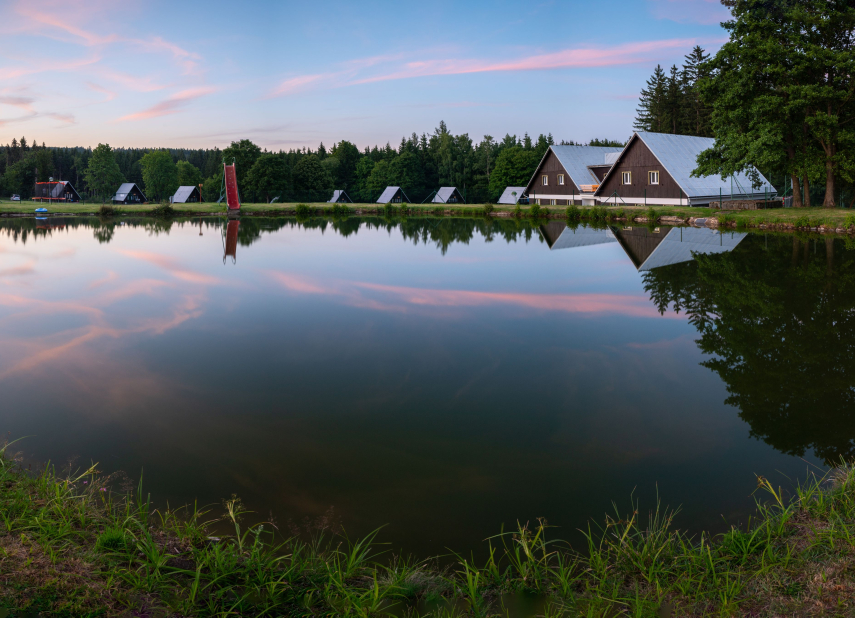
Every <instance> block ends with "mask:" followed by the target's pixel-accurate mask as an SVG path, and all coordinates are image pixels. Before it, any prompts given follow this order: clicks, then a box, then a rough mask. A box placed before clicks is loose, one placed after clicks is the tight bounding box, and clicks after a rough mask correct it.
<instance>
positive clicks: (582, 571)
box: [0, 447, 855, 618]
mask: <svg viewBox="0 0 855 618" xmlns="http://www.w3.org/2000/svg"><path fill="white" fill-rule="evenodd" d="M119 480H120V477H112V478H111V477H105V476H103V475H101V474H99V473H98V472H97V471H96V468H95V466H93V467H92V468H90V469H88V470H80V471H77V472H67V473H63V474H58V473H57V472H56V471H55V470H54V469H53V468H46V469H42V470H40V471H29V470H25V469H23V468H22V467H21V466H19V465H18V464H17V463H16V461H15V457H13V456H11V454H10V453H9V452H8V447H5V448H3V449H2V450H0V520H1V521H0V613H2V615H4V616H10V617H13V618H14V617H18V616H35V615H37V613H38V615H41V616H67V617H71V616H176V617H178V616H194V617H195V616H198V617H203V616H263V615H266V616H358V617H366V618H367V617H369V616H382V615H389V612H392V611H394V612H395V614H394V615H397V616H409V617H411V618H418V617H425V618H426V617H427V616H433V617H437V618H439V617H447V618H450V617H451V616H461V617H462V616H485V617H486V616H498V615H503V613H502V612H501V610H502V599H503V597H505V595H508V594H529V595H535V598H537V599H539V600H540V601H541V602H542V605H541V608H542V609H541V611H540V612H539V615H541V616H548V617H550V618H558V617H560V616H561V617H568V618H569V617H577V616H578V617H583V616H602V617H605V616H613V617H618V616H635V617H639V618H654V617H658V616H674V617H676V616H681V617H682V616H770V617H771V616H851V615H853V612H855V552H853V549H852V548H853V533H855V469H854V468H852V467H850V466H844V467H841V468H838V469H835V470H834V471H833V472H832V473H831V474H830V476H828V477H824V478H822V479H818V478H812V479H809V480H808V481H807V482H806V483H805V484H804V485H802V486H801V487H800V488H798V490H797V491H796V492H795V494H794V495H793V496H792V498H791V499H788V498H785V497H783V495H782V493H781V490H780V489H778V488H775V487H774V486H773V485H771V484H770V483H769V481H767V480H766V479H764V478H762V477H760V478H758V479H757V480H758V491H759V492H760V495H762V499H763V501H762V502H759V501H758V504H757V512H756V514H755V515H756V517H755V518H753V519H752V520H751V523H750V525H749V526H747V527H743V528H732V529H731V530H730V531H728V532H727V533H724V534H720V535H709V534H701V535H697V536H689V535H687V534H685V533H683V532H680V531H679V530H677V529H675V528H674V525H673V524H674V521H673V520H674V516H675V513H674V512H671V511H667V510H665V509H661V508H659V507H655V508H654V509H653V511H652V512H649V513H648V512H646V511H645V512H641V510H640V508H639V506H638V505H633V506H632V507H631V508H630V509H629V512H628V513H627V514H623V513H615V514H614V516H613V517H610V518H607V519H606V520H605V522H604V523H603V524H602V525H600V526H596V525H593V524H592V526H591V528H590V531H589V533H588V535H587V536H588V543H587V547H584V548H577V549H574V548H572V547H570V546H568V545H567V544H565V543H562V542H559V541H555V540H551V539H547V536H546V535H547V533H549V534H550V535H551V534H553V533H554V532H555V531H554V530H551V529H546V528H545V527H543V526H541V525H540V524H534V525H532V526H529V525H526V526H522V527H519V528H518V529H517V530H514V531H513V532H512V533H508V534H503V535H498V536H496V537H494V538H493V539H492V540H489V541H487V542H483V541H479V540H477V539H473V546H477V545H478V544H479V543H480V544H482V545H483V548H484V549H485V552H484V556H483V557H482V558H481V559H479V560H478V561H477V562H474V561H473V559H472V558H471V557H467V556H465V555H456V554H453V553H452V554H450V555H449V556H448V559H447V560H446V561H445V562H446V564H447V566H444V567H441V566H438V563H437V561H436V560H426V561H425V560H418V559H414V558H401V557H396V555H395V554H394V553H392V551H390V550H389V548H388V547H384V546H383V545H382V544H380V543H378V540H379V539H378V536H377V534H376V533H373V534H371V535H369V536H368V537H366V538H362V539H353V538H349V537H347V536H346V535H344V534H343V533H341V532H337V531H335V530H330V529H326V530H321V529H318V528H314V529H313V530H312V531H311V532H309V531H306V530H303V531H302V532H300V531H297V532H295V533H286V532H285V531H284V530H281V529H278V528H277V527H276V526H274V525H273V524H270V523H257V524H254V525H250V524H248V523H247V518H248V512H247V511H245V510H244V508H243V507H242V505H241V503H240V501H239V500H237V499H235V498H234V497H233V498H232V499H230V500H226V501H225V502H224V503H223V505H221V506H217V507H215V508H212V509H210V510H209V509H200V508H198V507H190V508H185V509H178V510H155V509H153V508H152V506H151V502H150V498H149V496H148V495H147V494H145V493H144V492H143V490H142V488H141V487H139V488H137V489H136V490H134V489H130V488H125V489H124V490H121V489H116V488H115V487H116V485H117V484H119V483H118V481H119ZM381 523H383V522H378V524H381ZM437 525H442V524H441V523H438V524H437ZM488 547H490V548H492V549H491V550H490V551H486V549H487V548H488Z"/></svg>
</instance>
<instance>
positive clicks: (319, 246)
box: [0, 217, 855, 556]
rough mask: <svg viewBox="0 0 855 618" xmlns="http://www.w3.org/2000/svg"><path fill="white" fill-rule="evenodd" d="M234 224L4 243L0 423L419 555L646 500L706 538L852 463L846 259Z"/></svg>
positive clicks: (82, 229) (614, 232)
mask: <svg viewBox="0 0 855 618" xmlns="http://www.w3.org/2000/svg"><path fill="white" fill-rule="evenodd" d="M231 225H232V227H231V228H230V229H226V223H225V222H224V221H223V220H219V219H205V220H201V221H200V220H192V221H191V220H186V221H177V222H173V223H164V222H157V221H154V220H136V221H127V222H124V223H121V224H116V225H113V224H105V223H101V222H99V221H98V220H97V219H95V218H94V217H93V218H74V219H71V218H69V219H59V218H52V219H47V220H44V221H34V220H31V219H30V220H4V221H2V222H0V389H2V406H0V409H2V412H0V431H3V432H4V433H8V434H9V435H10V436H11V437H18V436H31V437H28V438H27V439H26V440H25V441H24V442H22V443H21V445H22V446H21V447H22V449H23V450H24V451H25V454H26V456H27V457H28V458H29V459H30V460H31V461H42V462H44V461H46V460H51V461H53V462H57V463H58V464H64V463H65V462H66V461H68V460H69V459H70V458H72V457H77V458H78V459H77V465H88V462H90V461H95V462H100V468H101V469H102V470H104V471H105V472H112V471H115V470H123V471H125V472H127V473H128V474H129V475H130V476H131V477H132V478H133V479H138V478H139V476H140V473H141V471H142V473H143V475H144V483H145V486H146V487H147V488H148V490H149V491H151V492H152V493H153V495H154V497H155V499H156V500H157V501H159V502H160V503H163V502H165V501H166V500H168V501H169V502H170V503H171V504H173V505H175V504H183V503H186V502H188V501H192V500H193V499H195V498H198V499H199V501H200V502H201V503H203V504H204V503H215V504H219V503H220V501H221V500H222V499H223V498H226V497H228V496H230V495H231V494H237V495H238V496H240V497H241V498H242V499H243V501H244V503H245V504H246V505H247V506H248V507H250V508H252V509H253V510H255V511H256V512H258V514H259V516H263V517H265V518H266V517H268V515H269V514H271V513H272V515H273V516H274V517H275V518H276V520H277V521H278V522H280V523H283V522H286V521H287V520H289V519H291V520H294V521H300V520H303V519H304V518H306V517H308V518H310V519H311V518H317V517H320V516H322V515H323V514H324V513H326V512H327V511H328V509H330V507H333V508H334V511H335V514H336V517H337V518H339V519H340V520H341V522H342V523H343V524H344V526H345V528H346V529H347V530H348V531H349V532H350V533H352V534H363V533H365V532H368V531H370V530H371V529H373V528H375V527H377V526H380V525H383V524H388V526H387V527H386V528H385V530H384V531H383V533H382V535H381V538H382V539H383V540H385V541H389V542H391V543H392V545H393V546H395V547H397V548H403V549H404V550H406V551H410V552H413V553H415V554H417V555H420V556H427V555H436V554H439V553H444V552H445V548H446V547H451V548H454V549H455V550H459V551H464V552H468V551H469V550H470V549H477V548H478V547H479V546H480V544H481V540H482V539H484V538H486V537H487V536H490V535H493V534H496V533H498V532H499V531H500V529H501V526H502V525H503V524H504V525H505V526H512V525H514V524H515V522H516V521H517V520H520V521H527V520H534V519H535V518H537V517H545V518H546V519H547V520H548V521H549V523H550V524H552V525H554V526H557V529H556V530H555V532H554V535H555V536H557V537H561V538H570V539H573V538H578V535H577V534H576V533H574V532H573V531H574V530H576V529H577V528H580V527H585V526H586V525H587V522H588V521H589V520H590V519H591V518H594V519H595V520H598V521H601V520H602V516H603V514H604V513H605V512H606V511H611V510H612V501H615V502H616V503H617V504H618V506H619V507H620V509H621V510H622V511H624V512H625V511H627V510H629V508H630V500H631V497H632V496H633V495H634V497H635V498H636V499H639V500H640V501H641V507H642V509H646V508H647V507H649V506H651V504H652V502H653V500H654V499H655V496H656V492H657V491H658V494H659V496H660V497H661V499H662V501H663V502H665V503H667V504H670V505H671V506H679V505H682V513H681V514H680V515H679V517H678V519H677V523H678V525H680V526H682V527H685V528H689V529H693V530H697V529H701V528H713V529H722V528H723V527H725V526H727V525H728V524H730V523H740V522H744V521H745V518H746V516H747V514H748V513H749V512H750V507H751V505H752V501H753V497H752V492H753V491H754V490H755V488H756V485H757V481H756V475H764V476H766V477H769V478H770V479H772V481H773V482H775V483H780V484H784V485H786V484H788V483H790V482H791V480H795V479H798V478H803V477H804V475H805V474H806V471H807V470H808V468H809V467H810V466H811V465H817V466H823V463H824V462H826V461H833V460H839V458H840V457H851V456H852V455H853V454H855V453H854V452H853V450H855V449H853V438H855V408H853V398H855V395H853V393H855V391H853V386H855V366H853V364H855V360H853V359H855V354H853V349H852V348H853V343H852V342H853V333H854V332H855V331H854V330H853V315H855V313H853V309H855V263H853V262H855V250H853V249H850V248H848V247H847V244H846V241H844V240H843V239H837V240H833V241H832V240H827V239H821V238H820V239H816V240H815V239H809V238H807V237H794V236H782V235H780V236H776V235H768V236H767V235H762V234H737V233H727V234H723V235H719V234H717V233H716V232H713V231H710V230H695V229H685V228H684V229H668V228H664V227H663V228H656V229H648V228H644V227H635V228H624V227H622V226H617V227H611V228H602V229H592V228H586V227H585V226H581V227H578V228H577V229H573V228H572V227H566V226H565V225H564V224H563V223H559V222H552V223H550V224H548V225H545V226H541V227H530V226H528V225H527V224H524V223H517V222H515V221H494V222H492V223H490V222H485V221H482V220H459V219H433V220H427V219H425V220H409V221H405V222H403V223H400V222H386V221H383V220H381V219H374V220H359V219H348V220H344V221H338V222H331V221H321V220H311V221H308V222H302V223H298V222H297V221H296V220H294V219H256V218H252V219H249V218H244V219H243V220H241V222H240V223H239V224H237V223H233V224H231ZM692 251H703V252H704V254H703V255H700V256H699V257H697V258H696V259H693V258H692ZM788 479H789V480H788ZM633 492H634V494H633Z"/></svg>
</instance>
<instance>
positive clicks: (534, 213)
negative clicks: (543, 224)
mask: <svg viewBox="0 0 855 618" xmlns="http://www.w3.org/2000/svg"><path fill="white" fill-rule="evenodd" d="M544 210H546V209H544ZM528 216H529V217H531V218H532V219H537V218H539V217H541V216H543V213H541V211H540V206H538V205H537V204H532V205H531V206H529V207H528Z"/></svg>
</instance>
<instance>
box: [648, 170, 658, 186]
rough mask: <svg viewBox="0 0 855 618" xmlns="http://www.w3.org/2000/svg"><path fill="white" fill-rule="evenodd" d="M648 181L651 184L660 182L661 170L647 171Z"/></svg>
mask: <svg viewBox="0 0 855 618" xmlns="http://www.w3.org/2000/svg"><path fill="white" fill-rule="evenodd" d="M647 182H648V184H651V185H658V184H659V172H658V171H657V172H647Z"/></svg>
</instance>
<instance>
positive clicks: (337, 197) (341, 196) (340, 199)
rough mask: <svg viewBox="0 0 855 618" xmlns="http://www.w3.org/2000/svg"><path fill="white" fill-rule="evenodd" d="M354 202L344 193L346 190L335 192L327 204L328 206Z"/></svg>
mask: <svg viewBox="0 0 855 618" xmlns="http://www.w3.org/2000/svg"><path fill="white" fill-rule="evenodd" d="M352 203H353V200H351V199H350V196H349V195H348V194H347V193H346V192H345V191H344V189H336V190H335V191H333V194H332V199H331V200H329V201H328V202H327V204H352Z"/></svg>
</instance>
